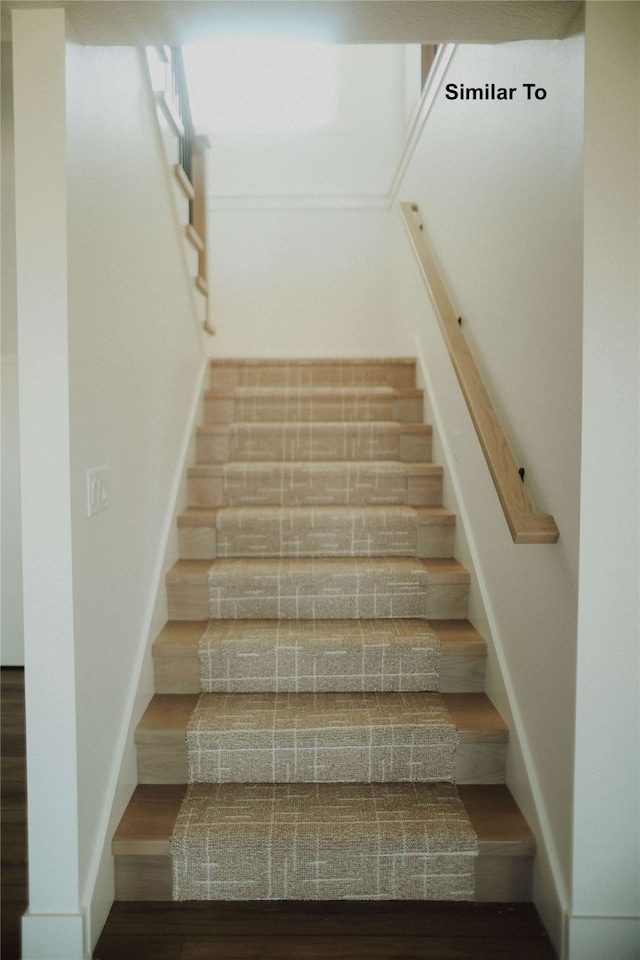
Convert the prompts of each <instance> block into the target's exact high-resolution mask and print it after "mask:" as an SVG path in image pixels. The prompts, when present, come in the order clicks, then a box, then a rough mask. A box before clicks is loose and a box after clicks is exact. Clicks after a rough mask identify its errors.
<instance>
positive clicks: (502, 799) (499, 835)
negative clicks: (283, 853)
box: [112, 784, 535, 856]
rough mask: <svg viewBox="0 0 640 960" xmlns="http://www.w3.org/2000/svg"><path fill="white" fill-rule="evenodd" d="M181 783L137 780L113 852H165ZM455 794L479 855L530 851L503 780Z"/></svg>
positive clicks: (531, 838)
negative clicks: (465, 816) (467, 821)
mask: <svg viewBox="0 0 640 960" xmlns="http://www.w3.org/2000/svg"><path fill="white" fill-rule="evenodd" d="M186 790H187V787H186V784H139V785H138V786H137V787H136V788H135V790H134V793H133V796H132V797H131V800H130V801H129V804H128V806H127V808H126V810H125V812H124V814H123V816H122V819H121V820H120V823H119V825H118V827H117V829H116V832H115V834H114V837H113V843H112V851H113V853H114V854H115V855H119V856H131V855H135V854H138V855H140V854H142V855H147V856H153V855H156V856H157V855H161V856H162V855H167V856H168V853H169V840H170V838H171V833H172V831H173V827H174V824H175V820H176V817H177V816H178V812H179V810H180V805H181V803H182V800H183V798H184V795H185V793H186ZM458 793H459V794H460V798H461V800H462V802H463V804H464V806H465V809H466V811H467V815H468V817H469V819H470V821H471V824H472V826H473V829H474V830H475V832H476V835H477V837H478V841H479V845H480V850H479V854H480V856H483V855H488V854H491V855H494V856H495V855H503V856H531V855H532V854H533V853H534V852H535V838H534V836H533V833H532V831H531V829H530V827H529V825H528V824H527V822H526V820H525V818H524V817H523V816H522V813H521V812H520V810H519V808H518V806H517V804H516V802H515V800H514V799H513V797H512V795H511V793H510V791H509V789H508V788H507V787H506V786H505V785H504V784H491V785H486V784H480V785H478V784H467V785H460V786H458Z"/></svg>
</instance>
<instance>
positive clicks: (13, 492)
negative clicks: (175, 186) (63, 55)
mask: <svg viewBox="0 0 640 960" xmlns="http://www.w3.org/2000/svg"><path fill="white" fill-rule="evenodd" d="M1 68H2V109H1V111H0V118H1V121H2V140H1V144H2V163H1V164H0V171H1V174H2V199H1V208H2V221H1V225H2V259H1V267H2V283H1V287H2V310H1V311H0V312H1V318H2V331H1V337H2V339H1V344H0V345H1V347H2V455H1V457H0V471H1V483H2V495H1V496H0V500H1V503H2V537H1V538H0V544H1V547H2V560H1V576H2V586H1V590H0V603H1V605H2V611H1V618H2V619H1V622H0V654H1V662H2V665H3V666H5V667H8V666H20V665H22V664H23V663H24V624H23V616H22V531H21V524H20V446H19V434H18V330H17V318H16V256H15V253H16V252H15V195H14V191H15V180H14V167H13V81H12V58H11V44H9V43H3V44H2V62H1Z"/></svg>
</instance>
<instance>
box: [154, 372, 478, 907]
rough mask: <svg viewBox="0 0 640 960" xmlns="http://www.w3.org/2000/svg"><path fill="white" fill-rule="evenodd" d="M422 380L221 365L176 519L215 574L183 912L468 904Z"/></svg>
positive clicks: (193, 763) (185, 827)
mask: <svg viewBox="0 0 640 960" xmlns="http://www.w3.org/2000/svg"><path fill="white" fill-rule="evenodd" d="M414 375H415V368H414V365H413V364H412V363H411V362H408V361H406V360H400V361H375V360H367V361H353V362H350V361H339V362H338V361H315V362H312V361H309V362H307V361H302V362H295V361H291V362H289V361H283V362H281V361H277V362H276V361H274V362H266V363H260V362H256V361H249V362H245V361H219V362H218V363H217V364H216V365H214V374H213V378H212V380H213V382H212V386H213V388H214V389H212V390H210V391H208V392H207V393H206V394H205V403H204V411H205V421H206V422H205V424H204V425H203V426H202V427H201V428H199V430H198V459H199V465H198V466H197V467H195V468H193V469H192V470H191V471H190V477H189V483H190V498H191V500H190V503H191V508H192V510H191V514H187V515H185V517H184V519H183V525H184V526H186V527H188V526H189V525H190V524H191V525H193V526H194V527H196V526H197V525H198V524H200V526H201V528H202V529H204V530H208V533H206V535H205V537H204V540H203V541H202V542H205V541H206V544H207V546H206V551H207V552H206V553H200V552H198V553H197V554H196V556H195V557H192V559H205V560H209V559H211V560H212V563H211V567H210V568H208V571H207V573H206V578H207V579H206V584H205V589H206V591H207V593H208V611H209V613H208V615H209V618H210V622H209V625H208V628H207V630H206V633H205V635H204V637H203V638H202V640H201V642H200V645H199V664H200V686H201V690H202V691H203V692H202V694H201V696H200V697H199V699H198V702H197V704H196V707H195V708H194V710H193V713H192V715H191V718H190V721H189V722H188V724H187V731H186V741H187V756H188V777H189V786H188V789H187V794H186V798H185V800H184V802H183V804H182V806H181V809H180V813H179V815H178V819H177V821H176V825H175V828H174V831H173V835H172V838H171V843H170V852H171V859H172V870H173V897H174V899H175V900H279V899H285V900H286V899H291V900H308V899H315V900H341V899H370V900H378V899H379V900H383V899H384V900H386V899H397V900H404V899H409V900H414V899H420V900H470V899H473V898H474V895H475V866H474V865H475V858H476V856H477V853H478V843H477V838H476V836H475V833H474V831H473V829H472V827H471V824H470V822H469V819H468V817H467V814H466V811H465V809H464V806H463V804H462V803H461V801H460V798H459V796H458V793H457V791H456V788H455V786H454V784H453V781H454V778H455V754H456V746H457V742H458V734H457V730H456V728H455V725H454V724H453V722H452V720H451V717H450V715H449V712H448V710H447V709H446V706H445V704H444V701H443V700H442V698H441V697H440V695H439V693H438V692H437V691H438V690H439V664H440V658H441V649H440V643H439V640H438V638H437V636H436V634H435V633H434V631H433V630H431V628H430V627H429V625H428V623H427V620H426V618H427V617H428V616H430V615H431V616H435V617H441V618H442V617H451V616H454V615H456V612H457V608H456V603H457V593H456V591H457V590H459V591H460V596H461V597H462V598H463V603H464V604H466V590H467V586H466V581H465V582H463V581H462V580H461V581H460V582H459V584H458V581H457V580H456V581H452V584H453V586H448V587H447V590H449V595H448V596H449V597H451V598H453V599H447V600H446V606H445V608H444V609H445V610H447V612H445V613H438V612H435V613H433V612H432V611H433V610H436V611H437V610H438V609H439V607H438V603H439V600H438V597H439V593H438V589H439V587H438V583H439V581H438V576H439V575H440V574H437V573H436V574H434V573H433V572H432V570H433V569H434V568H431V567H428V566H427V562H426V559H424V558H429V557H436V558H445V559H446V558H447V557H449V556H450V555H451V554H450V551H451V547H452V542H453V517H452V516H451V515H449V517H447V516H445V515H446V514H447V513H448V511H445V510H442V509H441V510H440V511H438V507H440V504H441V499H440V496H441V490H440V486H439V484H440V477H441V472H438V471H439V468H437V467H434V466H433V465H432V464H430V463H429V460H430V456H431V428H430V427H428V426H426V425H424V424H422V423H420V422H418V421H419V420H420V417H421V402H422V401H421V393H420V391H417V390H415V382H414ZM258 508H259V509H258ZM427 508H429V509H427ZM198 510H200V514H199V515H198ZM444 527H447V528H448V531H447V532H444V533H443V528H444ZM187 532H188V531H187ZM190 542H191V541H190ZM197 543H198V547H197V549H198V550H200V546H199V544H200V543H201V541H200V540H198V541H197ZM210 545H211V546H210ZM212 547H213V552H212V553H209V552H208V551H209V550H210V549H211V548H212ZM186 556H189V554H188V553H187V554H186ZM437 569H438V570H439V569H441V568H437ZM199 589H200V588H199ZM433 597H435V600H434V599H432V598H433ZM434 604H435V606H434ZM204 605H205V606H206V602H205V604H204ZM465 609H466V607H465Z"/></svg>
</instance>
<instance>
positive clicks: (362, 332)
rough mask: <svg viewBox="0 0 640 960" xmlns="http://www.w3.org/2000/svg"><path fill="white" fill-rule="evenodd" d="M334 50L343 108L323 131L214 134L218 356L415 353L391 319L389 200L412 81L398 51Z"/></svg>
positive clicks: (212, 249)
mask: <svg viewBox="0 0 640 960" xmlns="http://www.w3.org/2000/svg"><path fill="white" fill-rule="evenodd" d="M337 54H338V65H339V70H340V74H339V75H340V85H339V86H340V109H339V115H338V118H337V120H336V122H335V123H334V124H333V125H331V126H329V128H327V129H324V130H320V131H313V132H311V131H310V132H307V133H299V134H289V135H281V136H272V137H266V136H262V137H254V138H247V137H246V136H245V137H239V138H237V139H231V138H229V137H227V138H222V137H220V136H217V135H215V134H212V135H211V140H212V149H211V150H210V151H209V155H208V156H209V176H208V181H209V185H210V189H211V196H210V199H209V203H210V216H209V231H210V233H209V277H210V280H211V283H210V286H211V317H212V322H213V325H214V327H215V329H216V331H217V336H216V337H215V338H214V340H212V341H211V342H210V345H209V349H210V351H211V353H212V354H214V355H215V356H234V355H235V356H238V355H240V356H245V355H248V356H269V355H270V356H284V357H295V356H336V355H339V356H367V355H378V354H381V355H383V354H406V353H407V352H408V353H412V352H413V343H412V334H411V329H410V324H409V323H408V322H403V321H402V320H399V321H398V322H397V323H396V324H395V325H392V324H390V323H389V317H390V313H391V300H390V291H391V259H390V256H391V248H390V244H389V227H388V222H389V218H388V211H387V209H386V198H387V193H388V190H389V187H390V184H391V181H392V178H393V174H394V172H395V168H396V165H397V162H398V159H399V155H400V150H401V146H402V136H403V131H404V130H405V128H406V125H407V123H408V118H407V117H406V116H405V110H406V105H407V102H408V101H407V98H406V89H407V86H408V84H409V83H410V82H412V80H413V79H415V77H414V75H413V74H412V72H411V71H410V70H409V69H408V67H407V55H406V49H405V47H403V46H395V47H394V46H388V45H383V44H381V45H379V46H367V45H356V46H353V45H344V46H339V47H337ZM416 94H417V90H414V91H413V102H414V103H415V98H416Z"/></svg>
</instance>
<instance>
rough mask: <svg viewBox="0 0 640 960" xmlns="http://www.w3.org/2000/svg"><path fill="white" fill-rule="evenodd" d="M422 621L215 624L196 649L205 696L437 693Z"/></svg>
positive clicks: (435, 652)
mask: <svg viewBox="0 0 640 960" xmlns="http://www.w3.org/2000/svg"><path fill="white" fill-rule="evenodd" d="M441 654H442V651H441V647H440V640H439V639H438V636H437V634H435V633H434V632H433V630H431V628H430V627H429V625H428V623H427V622H426V621H425V620H219V621H213V620H212V621H211V622H210V623H209V626H208V628H207V631H206V633H205V635H204V636H203V637H202V640H201V641H200V646H199V660H200V687H201V689H202V690H204V691H205V692H207V693H248V692H251V691H254V690H255V691H260V692H263V691H269V692H271V691H279V690H280V691H285V690H288V691H300V692H302V691H306V692H317V693H320V692H323V691H326V692H332V691H333V692H337V691H356V690H405V691H410V690H437V689H438V685H439V673H440V659H441Z"/></svg>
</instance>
